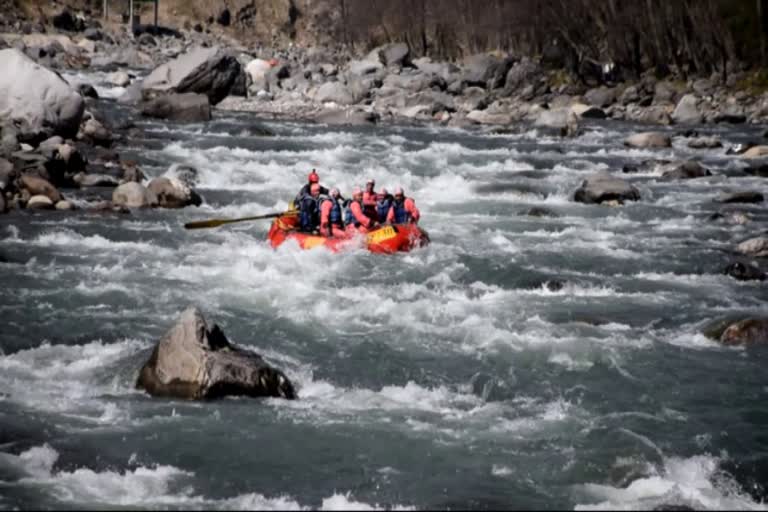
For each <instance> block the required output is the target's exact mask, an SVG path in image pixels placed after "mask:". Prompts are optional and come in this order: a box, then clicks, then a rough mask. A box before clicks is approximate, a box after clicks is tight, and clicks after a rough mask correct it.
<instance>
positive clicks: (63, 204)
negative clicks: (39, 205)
mask: <svg viewBox="0 0 768 512" xmlns="http://www.w3.org/2000/svg"><path fill="white" fill-rule="evenodd" d="M56 209H57V210H59V211H62V212H66V211H72V210H74V209H75V205H74V204H72V203H71V202H70V201H59V202H58V203H56Z"/></svg>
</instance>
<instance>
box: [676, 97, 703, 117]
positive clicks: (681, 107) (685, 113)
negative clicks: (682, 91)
mask: <svg viewBox="0 0 768 512" xmlns="http://www.w3.org/2000/svg"><path fill="white" fill-rule="evenodd" d="M703 119H704V118H703V116H702V115H701V112H700V111H699V100H698V98H696V96H695V95H693V94H686V95H685V96H683V97H682V98H681V99H680V101H679V102H678V104H677V107H675V111H674V112H672V120H673V121H674V122H675V123H678V124H700V123H701V122H702V121H703Z"/></svg>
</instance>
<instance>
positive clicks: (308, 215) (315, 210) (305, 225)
mask: <svg viewBox="0 0 768 512" xmlns="http://www.w3.org/2000/svg"><path fill="white" fill-rule="evenodd" d="M299 205H300V208H299V226H300V228H301V230H302V231H306V232H308V233H311V232H313V231H316V230H317V228H318V227H319V226H320V184H318V183H313V184H312V186H311V187H310V193H309V194H307V195H304V197H302V198H301V201H300V203H299Z"/></svg>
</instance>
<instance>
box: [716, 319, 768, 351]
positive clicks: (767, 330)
mask: <svg viewBox="0 0 768 512" xmlns="http://www.w3.org/2000/svg"><path fill="white" fill-rule="evenodd" d="M720 343H723V344H725V345H752V344H755V343H768V318H747V319H745V320H740V321H738V322H736V323H733V324H731V325H729V326H728V327H727V328H726V329H725V331H724V332H723V334H722V335H721V336H720Z"/></svg>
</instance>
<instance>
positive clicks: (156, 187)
mask: <svg viewBox="0 0 768 512" xmlns="http://www.w3.org/2000/svg"><path fill="white" fill-rule="evenodd" d="M147 189H148V190H149V191H150V192H152V193H153V194H154V195H155V197H157V201H158V206H160V207H161V208H184V207H185V206H190V205H194V206H200V205H201V204H202V202H203V201H202V199H201V198H200V196H199V195H198V194H197V192H195V191H194V190H192V188H190V187H189V186H187V185H186V184H185V183H183V182H182V181H181V180H179V179H177V178H166V177H160V178H155V179H153V180H152V181H150V182H149V185H148V186H147Z"/></svg>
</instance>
